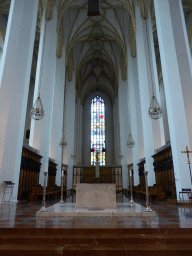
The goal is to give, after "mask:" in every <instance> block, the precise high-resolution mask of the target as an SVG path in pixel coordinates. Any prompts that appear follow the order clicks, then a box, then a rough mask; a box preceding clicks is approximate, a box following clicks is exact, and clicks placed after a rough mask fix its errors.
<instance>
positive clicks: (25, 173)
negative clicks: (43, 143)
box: [18, 145, 42, 200]
mask: <svg viewBox="0 0 192 256" xmlns="http://www.w3.org/2000/svg"><path fill="white" fill-rule="evenodd" d="M41 158H42V156H40V155H39V154H38V153H37V150H35V149H33V148H31V147H29V146H27V145H24V146H23V150H22V158H21V166H20V177H19V188H18V200H21V199H27V198H28V195H29V192H30V190H31V188H32V187H34V186H38V183H39V172H40V168H41V163H40V161H41Z"/></svg>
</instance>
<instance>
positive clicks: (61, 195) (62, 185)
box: [59, 170, 64, 204]
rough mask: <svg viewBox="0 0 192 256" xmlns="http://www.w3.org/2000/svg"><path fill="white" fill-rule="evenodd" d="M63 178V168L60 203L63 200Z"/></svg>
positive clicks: (62, 202) (62, 172)
mask: <svg viewBox="0 0 192 256" xmlns="http://www.w3.org/2000/svg"><path fill="white" fill-rule="evenodd" d="M63 178H64V170H61V200H60V202H59V203H60V204H64V201H63Z"/></svg>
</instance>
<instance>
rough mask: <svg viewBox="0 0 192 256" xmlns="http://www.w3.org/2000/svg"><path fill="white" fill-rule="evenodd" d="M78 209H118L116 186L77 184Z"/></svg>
mask: <svg viewBox="0 0 192 256" xmlns="http://www.w3.org/2000/svg"><path fill="white" fill-rule="evenodd" d="M76 208H85V209H91V208H94V209H97V208H98V209H106V208H107V209H116V208H117V206H116V184H106V183H101V184H100V183H93V184H87V183H79V184H76Z"/></svg>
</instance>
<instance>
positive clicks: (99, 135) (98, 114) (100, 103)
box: [91, 96, 105, 165]
mask: <svg viewBox="0 0 192 256" xmlns="http://www.w3.org/2000/svg"><path fill="white" fill-rule="evenodd" d="M97 151H99V163H100V165H105V103H104V100H103V99H102V98H101V97H99V96H96V97H94V98H93V99H92V100H91V165H95V163H96V152H97Z"/></svg>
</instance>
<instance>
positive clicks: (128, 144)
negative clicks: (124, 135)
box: [127, 133, 135, 148]
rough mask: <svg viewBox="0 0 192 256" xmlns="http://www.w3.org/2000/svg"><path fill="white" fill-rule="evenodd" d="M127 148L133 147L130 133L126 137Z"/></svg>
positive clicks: (133, 143)
mask: <svg viewBox="0 0 192 256" xmlns="http://www.w3.org/2000/svg"><path fill="white" fill-rule="evenodd" d="M127 146H128V147H129V148H133V147H134V146H135V141H134V140H133V138H132V135H131V133H130V134H129V137H128V141H127Z"/></svg>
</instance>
